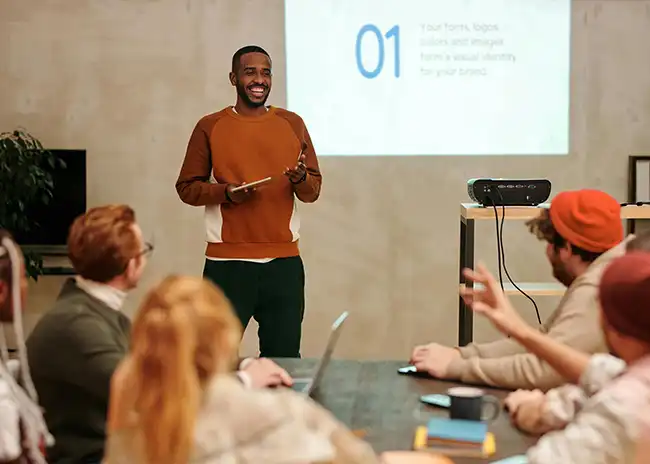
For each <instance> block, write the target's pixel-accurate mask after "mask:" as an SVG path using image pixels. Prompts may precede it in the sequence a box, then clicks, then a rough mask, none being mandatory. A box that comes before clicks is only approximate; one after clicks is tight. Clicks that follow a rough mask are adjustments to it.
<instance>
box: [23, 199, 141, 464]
mask: <svg viewBox="0 0 650 464" xmlns="http://www.w3.org/2000/svg"><path fill="white" fill-rule="evenodd" d="M150 251H151V247H150V246H149V245H147V244H146V243H144V242H143V240H142V232H141V230H140V227H139V226H138V224H137V223H136V219H135V214H134V212H133V210H132V209H131V208H129V207H128V206H124V205H110V206H102V207H97V208H92V209H90V210H89V211H88V212H87V213H86V214H84V215H81V216H79V217H78V218H77V219H75V221H74V222H73V224H72V226H71V228H70V233H69V235H68V254H69V257H70V262H71V263H72V265H73V267H74V269H75V271H76V272H77V273H78V276H77V277H76V278H71V279H68V280H67V281H66V282H65V284H64V285H63V288H62V290H61V293H60V294H59V296H58V299H57V300H56V302H55V304H54V307H53V308H52V309H51V310H49V311H48V312H47V313H46V314H45V315H44V316H43V317H42V318H41V319H40V321H39V322H38V323H37V324H36V327H35V328H34V330H33V331H32V333H31V335H30V336H29V338H28V340H27V349H28V354H29V359H30V363H31V370H32V375H33V378H34V383H35V385H36V390H37V391H38V394H39V396H40V398H41V405H42V406H43V408H44V410H45V419H46V421H47V424H48V426H49V428H50V430H51V432H52V434H53V435H54V438H55V441H56V443H55V444H54V446H53V447H52V448H51V449H50V450H48V458H49V460H50V462H51V463H53V464H56V463H75V464H76V463H93V462H100V461H101V459H102V456H103V448H104V440H105V423H106V410H107V407H108V396H109V388H110V379H111V376H112V375H113V372H114V371H115V368H116V367H117V365H118V364H119V362H120V361H121V360H122V358H123V357H124V356H125V355H126V352H127V349H128V340H129V331H130V327H131V321H130V320H129V318H128V317H127V316H126V315H125V314H123V313H122V312H121V308H122V304H123V303H124V300H125V298H126V295H127V292H128V291H129V290H131V289H133V288H135V287H136V286H137V285H138V282H139V280H140V277H141V276H142V273H143V271H144V268H145V265H146V262H147V254H148V253H149V252H150Z"/></svg>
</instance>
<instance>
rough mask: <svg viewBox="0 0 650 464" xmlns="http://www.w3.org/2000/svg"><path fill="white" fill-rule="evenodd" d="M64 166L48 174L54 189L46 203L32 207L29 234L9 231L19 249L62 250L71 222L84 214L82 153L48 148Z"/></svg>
mask: <svg viewBox="0 0 650 464" xmlns="http://www.w3.org/2000/svg"><path fill="white" fill-rule="evenodd" d="M48 151H50V152H51V153H52V154H53V155H54V156H57V157H58V158H60V159H61V160H62V161H63V162H64V163H65V167H60V166H57V167H56V168H55V169H54V171H53V172H52V179H53V181H54V187H53V189H52V198H51V199H50V202H49V204H47V205H44V206H41V205H39V206H37V207H32V208H30V210H29V211H28V214H29V215H30V216H31V217H32V218H33V219H34V220H35V221H37V222H38V226H37V227H35V228H33V229H32V230H29V231H17V230H15V231H11V232H12V234H13V235H14V238H15V239H16V241H17V242H18V243H19V244H20V245H22V246H30V247H38V248H41V247H43V248H50V247H51V248H53V249H57V248H61V247H65V245H66V243H67V239H68V231H69V229H70V225H72V221H74V219H75V218H76V217H77V216H79V215H80V214H83V213H85V212H86V150H61V149H55V150H53V149H48Z"/></svg>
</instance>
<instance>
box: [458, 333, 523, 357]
mask: <svg viewBox="0 0 650 464" xmlns="http://www.w3.org/2000/svg"><path fill="white" fill-rule="evenodd" d="M458 351H460V355H461V357H463V358H473V357H474V356H477V357H479V358H485V359H487V358H503V357H504V356H512V355H515V354H521V353H525V351H526V350H524V348H523V347H522V346H521V345H520V344H519V343H517V342H516V341H515V340H513V339H511V338H502V339H501V340H495V341H493V342H487V343H470V344H469V345H467V346H461V347H458Z"/></svg>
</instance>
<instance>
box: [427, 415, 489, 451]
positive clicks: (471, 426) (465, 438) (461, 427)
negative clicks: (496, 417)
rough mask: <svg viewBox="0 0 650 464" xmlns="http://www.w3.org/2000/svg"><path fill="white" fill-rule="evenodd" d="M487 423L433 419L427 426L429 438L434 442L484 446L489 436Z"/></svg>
mask: <svg viewBox="0 0 650 464" xmlns="http://www.w3.org/2000/svg"><path fill="white" fill-rule="evenodd" d="M487 430H488V426H487V424H486V423H485V422H478V421H468V420H460V419H445V418H438V417H436V418H433V419H431V420H430V421H429V424H428V426H427V432H428V438H429V440H434V441H438V440H439V441H446V442H458V443H467V444H469V443H472V444H477V445H478V444H482V443H483V442H484V441H485V436H486V435H487Z"/></svg>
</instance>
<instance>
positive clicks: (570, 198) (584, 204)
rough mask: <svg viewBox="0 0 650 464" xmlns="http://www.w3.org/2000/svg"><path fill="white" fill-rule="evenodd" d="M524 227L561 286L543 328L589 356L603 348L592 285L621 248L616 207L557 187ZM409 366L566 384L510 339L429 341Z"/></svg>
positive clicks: (509, 384)
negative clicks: (542, 247) (455, 343)
mask: <svg viewBox="0 0 650 464" xmlns="http://www.w3.org/2000/svg"><path fill="white" fill-rule="evenodd" d="M527 226H528V228H529V230H530V231H531V232H532V233H533V234H534V235H535V236H536V237H537V238H539V239H540V240H543V241H545V242H546V244H547V245H546V256H547V258H548V261H549V263H550V265H551V269H552V271H553V276H554V277H555V278H556V279H557V280H558V281H560V282H561V283H562V284H564V285H566V286H567V291H566V293H565V294H564V296H563V298H562V299H561V301H560V303H559V305H558V307H557V308H556V309H555V311H554V312H553V314H552V315H551V316H550V318H549V319H548V320H547V321H546V322H545V324H544V325H543V326H542V327H541V332H542V333H545V334H547V335H548V336H549V337H550V338H552V339H553V340H556V341H558V342H561V343H564V344H566V345H568V346H571V347H573V348H575V349H577V350H579V351H582V352H584V353H587V354H592V353H598V352H604V351H606V345H605V340H604V339H603V336H602V333H601V331H600V328H599V317H598V313H599V309H598V308H599V307H598V284H599V282H600V278H601V275H602V272H603V269H604V268H605V266H606V265H607V264H609V262H611V261H612V260H613V259H614V258H616V257H618V256H621V255H623V254H624V253H625V245H624V244H623V243H622V240H623V223H622V221H621V206H620V204H619V203H618V202H617V201H616V200H615V199H614V198H612V197H611V196H610V195H608V194H607V193H605V192H601V191H599V190H587V189H585V190H576V191H567V192H562V193H560V194H558V195H557V196H555V198H554V199H553V201H552V202H551V206H550V208H549V209H548V210H543V211H542V212H541V214H540V215H539V217H537V218H535V219H532V220H530V221H528V222H527ZM411 363H412V364H413V365H414V366H415V367H416V368H417V370H418V371H423V372H428V373H429V374H430V375H432V376H434V377H437V378H442V379H449V380H459V381H461V382H466V383H471V384H483V385H490V386H494V387H502V388H509V389H513V390H514V389H518V388H525V389H540V390H543V391H546V390H549V389H551V388H555V387H557V386H559V385H561V384H563V383H564V380H563V379H562V377H561V376H560V375H558V373H557V372H556V371H555V370H554V369H553V368H551V366H549V365H548V363H546V362H544V361H543V360H542V359H540V358H539V357H538V356H536V355H535V354H532V353H528V352H526V350H525V349H524V348H522V347H521V346H520V345H519V344H518V343H517V342H516V341H515V340H510V339H503V340H498V341H495V342H492V343H483V344H475V343H472V344H469V345H468V346H465V347H460V348H451V347H446V346H442V345H439V344H437V343H430V344H428V345H423V346H418V347H416V348H415V349H414V350H413V353H412V355H411Z"/></svg>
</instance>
